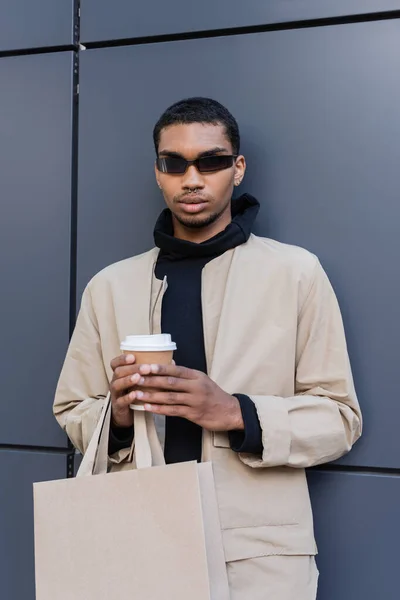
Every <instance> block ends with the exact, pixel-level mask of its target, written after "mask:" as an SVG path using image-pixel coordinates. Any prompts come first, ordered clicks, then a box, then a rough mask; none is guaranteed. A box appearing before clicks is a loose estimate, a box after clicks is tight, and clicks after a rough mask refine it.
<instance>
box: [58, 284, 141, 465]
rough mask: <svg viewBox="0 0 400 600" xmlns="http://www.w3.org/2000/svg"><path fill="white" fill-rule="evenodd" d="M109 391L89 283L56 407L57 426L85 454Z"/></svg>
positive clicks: (119, 456) (123, 452)
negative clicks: (58, 425) (59, 426)
mask: <svg viewBox="0 0 400 600" xmlns="http://www.w3.org/2000/svg"><path fill="white" fill-rule="evenodd" d="M108 390H109V379H108V376H107V371H106V367H105V365H104V360H103V354H102V349H101V340H100V334H99V330H98V325H97V319H96V315H95V311H94V310H93V304H92V298H91V292H90V284H89V285H88V286H87V288H86V289H85V291H84V293H83V296H82V304H81V308H80V311H79V315H78V318H77V321H76V326H75V330H74V333H73V335H72V338H71V342H70V345H69V348H68V352H67V356H66V358H65V361H64V365H63V368H62V371H61V375H60V378H59V381H58V385H57V390H56V395H55V399H54V405H53V412H54V415H55V417H56V419H57V421H58V423H59V424H60V425H61V427H62V428H63V429H64V431H65V432H66V433H67V435H68V437H69V439H70V440H71V442H72V443H73V445H74V446H75V448H77V449H78V450H79V451H80V452H81V453H82V454H84V453H85V451H86V448H87V447H88V445H89V442H90V439H91V437H92V435H93V433H94V430H95V427H96V424H97V422H98V420H99V418H100V414H101V411H102V408H103V406H104V401H105V398H106V396H107V394H108ZM129 452H130V449H129V448H125V449H123V450H120V451H119V452H118V453H117V454H116V455H114V456H113V457H112V459H111V460H112V462H121V461H122V460H123V459H124V458H125V457H126V456H128V454H129Z"/></svg>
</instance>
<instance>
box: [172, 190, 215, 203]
mask: <svg viewBox="0 0 400 600" xmlns="http://www.w3.org/2000/svg"><path fill="white" fill-rule="evenodd" d="M213 200H214V198H213V197H212V196H209V195H208V194H201V193H200V194H199V193H198V192H183V193H182V194H179V195H176V196H174V202H184V201H185V202H186V201H188V202H191V201H193V203H194V202H212V201H213Z"/></svg>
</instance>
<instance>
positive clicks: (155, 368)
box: [139, 364, 200, 379]
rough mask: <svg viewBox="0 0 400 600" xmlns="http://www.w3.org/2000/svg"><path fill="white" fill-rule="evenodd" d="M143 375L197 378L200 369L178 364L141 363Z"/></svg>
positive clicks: (140, 369)
mask: <svg viewBox="0 0 400 600" xmlns="http://www.w3.org/2000/svg"><path fill="white" fill-rule="evenodd" d="M139 371H140V373H142V375H150V374H152V375H162V376H167V377H168V376H169V377H178V378H179V379H197V378H198V377H199V375H200V371H195V370H194V369H188V368H187V367H178V366H177V365H172V364H171V365H141V366H140V368H139Z"/></svg>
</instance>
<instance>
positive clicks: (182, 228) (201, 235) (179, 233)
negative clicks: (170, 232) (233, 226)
mask: <svg viewBox="0 0 400 600" xmlns="http://www.w3.org/2000/svg"><path fill="white" fill-rule="evenodd" d="M172 221H173V225H174V237H176V238H177V239H179V240H185V241H186V242H192V243H194V244H201V243H202V242H206V241H207V240H209V239H211V238H213V237H214V236H216V235H218V234H219V233H221V231H224V229H226V227H228V225H229V223H230V222H231V221H232V216H231V211H230V210H229V211H227V212H226V213H224V214H222V215H220V216H219V217H218V219H216V220H215V221H213V222H212V223H210V224H209V225H205V226H204V227H199V228H198V229H197V228H196V227H186V225H183V223H180V222H179V221H178V220H177V219H176V218H175V217H174V216H173V217H172Z"/></svg>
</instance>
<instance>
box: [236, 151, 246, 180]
mask: <svg viewBox="0 0 400 600" xmlns="http://www.w3.org/2000/svg"><path fill="white" fill-rule="evenodd" d="M245 172H246V159H245V157H244V156H243V155H242V154H241V155H240V156H238V157H237V159H236V162H235V175H234V183H235V185H236V186H237V185H240V184H241V183H242V181H243V177H244V174H245Z"/></svg>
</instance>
